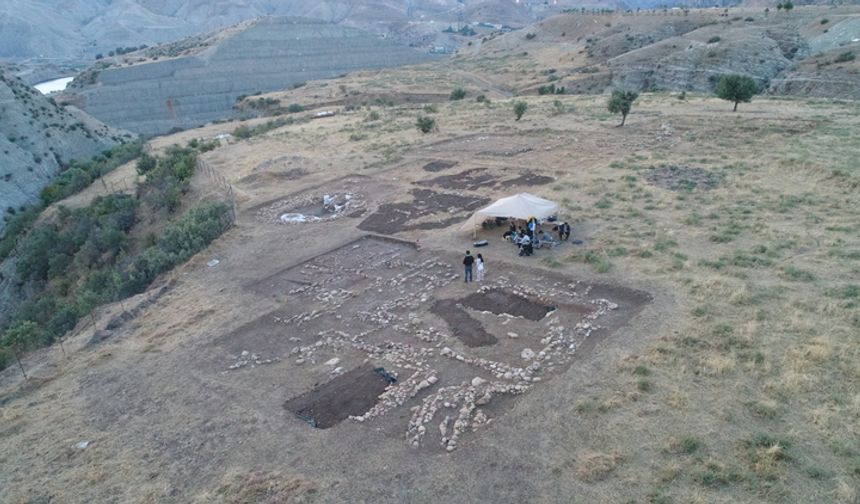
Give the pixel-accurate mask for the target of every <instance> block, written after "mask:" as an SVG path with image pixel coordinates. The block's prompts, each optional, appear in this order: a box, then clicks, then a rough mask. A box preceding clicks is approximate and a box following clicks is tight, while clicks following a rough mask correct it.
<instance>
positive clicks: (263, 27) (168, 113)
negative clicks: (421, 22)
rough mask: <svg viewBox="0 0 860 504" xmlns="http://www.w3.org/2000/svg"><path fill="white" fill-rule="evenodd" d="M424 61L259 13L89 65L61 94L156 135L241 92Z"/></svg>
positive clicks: (382, 44) (362, 36) (330, 29)
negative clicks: (133, 58) (202, 34)
mask: <svg viewBox="0 0 860 504" xmlns="http://www.w3.org/2000/svg"><path fill="white" fill-rule="evenodd" d="M427 59H429V56H428V55H427V54H425V53H421V52H418V51H416V50H413V49H411V48H408V47H404V46H399V45H396V44H394V43H391V42H388V41H386V40H383V39H380V38H378V37H376V36H373V35H371V34H369V33H367V32H364V31H361V30H357V29H354V28H347V27H342V26H336V25H332V24H327V23H323V22H320V21H312V20H301V19H293V18H283V17H280V18H263V19H260V20H257V21H255V22H252V23H248V25H247V26H243V27H242V28H241V29H239V30H234V31H233V32H231V33H229V35H228V36H226V37H223V38H221V39H218V40H216V41H215V42H213V43H211V44H210V43H209V42H208V41H205V40H204V41H201V42H200V44H199V45H198V46H196V47H190V48H189V49H188V50H184V51H182V52H181V53H180V55H179V56H178V57H169V55H168V57H167V58H166V59H165V58H162V57H156V58H153V59H148V60H146V61H144V62H142V63H138V64H134V65H131V66H124V67H109V68H104V69H98V68H96V69H91V70H90V71H88V72H85V74H84V75H83V76H82V77H79V79H78V81H77V83H76V86H77V88H76V89H75V91H74V92H73V94H72V95H70V96H67V97H65V98H64V99H65V100H67V101H70V102H72V103H74V104H76V105H78V106H80V107H81V108H83V109H84V110H86V111H87V112H89V113H90V114H92V115H93V116H95V117H97V118H99V119H101V120H102V121H104V122H106V123H109V124H113V125H119V126H122V127H124V128H127V129H129V130H131V131H135V132H138V133H142V134H157V133H165V132H167V131H168V130H170V129H172V128H189V127H195V126H198V125H200V124H204V123H206V122H209V121H212V120H215V119H220V118H224V117H226V116H228V115H229V114H230V112H231V110H232V107H233V104H234V103H235V101H236V98H237V97H238V96H240V95H248V94H253V93H255V92H258V91H270V90H274V89H282V88H285V87H290V86H292V85H297V84H300V83H302V82H305V81H307V80H311V79H324V78H330V77H336V76H338V75H341V74H344V73H346V72H349V71H352V70H358V69H368V68H381V67H393V66H397V65H404V64H409V63H417V62H421V61H424V60H427Z"/></svg>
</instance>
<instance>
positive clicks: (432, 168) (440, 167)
mask: <svg viewBox="0 0 860 504" xmlns="http://www.w3.org/2000/svg"><path fill="white" fill-rule="evenodd" d="M454 166H457V162H456V161H431V162H429V163H427V164H426V165H424V166H423V167H422V168H423V170H424V171H428V172H431V173H435V172H440V171H444V170H447V169H448V168H453V167H454Z"/></svg>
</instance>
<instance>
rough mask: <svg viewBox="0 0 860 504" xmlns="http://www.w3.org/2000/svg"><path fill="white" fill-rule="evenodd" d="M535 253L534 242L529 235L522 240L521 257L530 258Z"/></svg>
mask: <svg viewBox="0 0 860 504" xmlns="http://www.w3.org/2000/svg"><path fill="white" fill-rule="evenodd" d="M533 253H534V248H533V247H532V240H531V238H529V235H527V234H526V235H523V237H522V239H521V240H520V255H521V256H530V255H532V254H533Z"/></svg>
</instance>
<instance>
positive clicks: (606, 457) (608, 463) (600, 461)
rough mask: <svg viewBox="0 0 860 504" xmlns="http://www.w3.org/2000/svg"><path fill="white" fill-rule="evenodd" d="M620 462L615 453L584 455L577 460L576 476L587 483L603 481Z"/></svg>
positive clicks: (618, 456) (619, 457)
mask: <svg viewBox="0 0 860 504" xmlns="http://www.w3.org/2000/svg"><path fill="white" fill-rule="evenodd" d="M621 460H622V459H621V456H620V455H618V454H617V453H600V452H590V453H584V454H582V455H580V456H579V457H578V458H577V462H576V476H577V477H578V478H579V479H581V480H582V481H585V482H587V483H593V482H595V481H602V480H605V479H606V478H608V477H609V475H610V474H611V473H612V472H613V471H614V470H615V468H616V467H617V466H618V464H619V463H620V462H621Z"/></svg>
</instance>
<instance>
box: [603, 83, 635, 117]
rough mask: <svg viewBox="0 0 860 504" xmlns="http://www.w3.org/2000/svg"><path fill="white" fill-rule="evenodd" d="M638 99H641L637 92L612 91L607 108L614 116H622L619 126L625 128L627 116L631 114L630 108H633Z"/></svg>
mask: <svg viewBox="0 0 860 504" xmlns="http://www.w3.org/2000/svg"><path fill="white" fill-rule="evenodd" d="M636 98H639V93H637V92H636V91H625V90H623V89H616V90H614V91H612V95H611V96H610V97H609V102H608V103H607V104H606V108H607V109H609V112H611V113H613V114H621V124H619V125H618V126H624V121H626V120H627V114H629V113H630V108H631V107H632V106H633V102H634V101H636Z"/></svg>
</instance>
